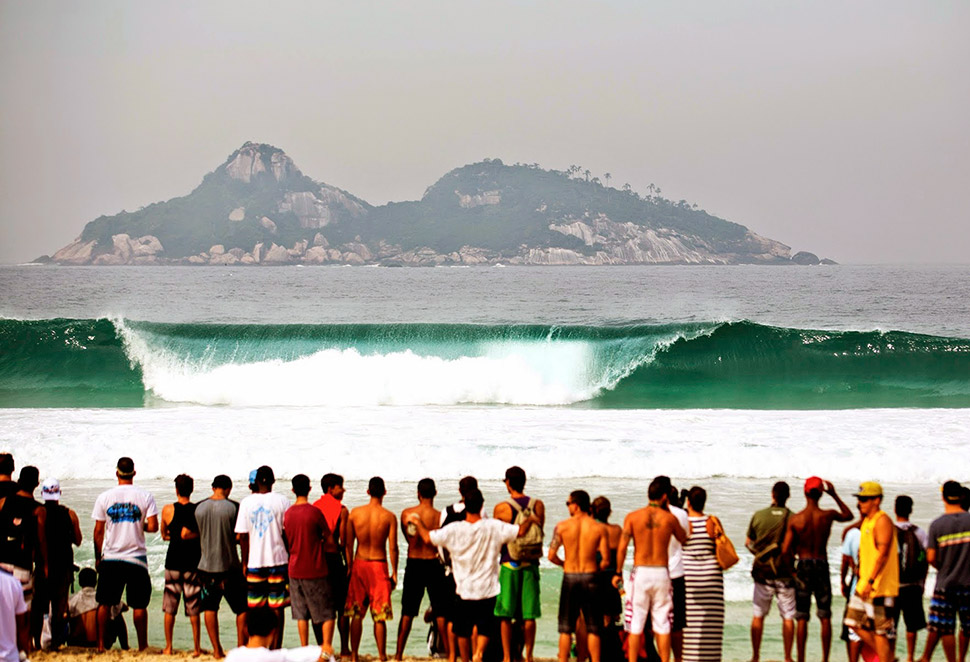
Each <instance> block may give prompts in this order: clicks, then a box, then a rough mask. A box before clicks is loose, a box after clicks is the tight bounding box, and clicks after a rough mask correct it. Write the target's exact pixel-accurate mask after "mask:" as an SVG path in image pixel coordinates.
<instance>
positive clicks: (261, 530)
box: [249, 506, 273, 538]
mask: <svg viewBox="0 0 970 662" xmlns="http://www.w3.org/2000/svg"><path fill="white" fill-rule="evenodd" d="M272 521H273V511H272V510H269V509H267V508H265V507H263V506H259V507H258V508H256V510H254V511H253V512H252V513H250V515H249V524H250V526H251V527H252V530H253V533H255V534H256V535H258V536H259V537H260V538H262V537H263V536H264V535H265V534H266V531H267V530H268V529H269V525H270V523H271V522H272Z"/></svg>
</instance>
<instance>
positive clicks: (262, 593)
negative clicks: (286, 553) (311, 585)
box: [246, 563, 290, 609]
mask: <svg viewBox="0 0 970 662" xmlns="http://www.w3.org/2000/svg"><path fill="white" fill-rule="evenodd" d="M288 573H289V568H288V567H287V564H285V563H284V564H283V565H274V566H269V567H266V568H246V604H247V605H248V606H249V608H250V609H256V608H257V607H269V608H270V609H282V608H283V607H285V606H286V605H288V604H290V587H289V574H288Z"/></svg>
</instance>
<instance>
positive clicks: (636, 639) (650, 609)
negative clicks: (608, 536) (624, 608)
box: [613, 479, 687, 662]
mask: <svg viewBox="0 0 970 662" xmlns="http://www.w3.org/2000/svg"><path fill="white" fill-rule="evenodd" d="M647 497H648V498H649V499H650V502H649V503H648V504H647V507H646V508H641V509H640V510H635V511H633V512H632V513H630V514H629V515H627V516H626V518H625V519H624V520H623V534H622V535H621V536H620V546H619V548H618V549H617V550H616V574H615V575H614V576H613V585H614V586H616V587H617V588H619V585H620V581H621V580H622V578H623V564H624V563H625V562H626V549H627V547H629V545H630V539H631V538H632V539H633V572H631V573H630V585H629V587H628V588H627V596H628V597H627V600H629V608H628V611H629V612H630V614H631V617H630V623H629V632H630V638H629V640H628V642H627V648H628V651H629V658H628V659H629V662H636V661H637V655H638V653H639V651H640V639H641V638H642V637H643V628H644V626H645V625H646V621H647V616H648V615H649V616H651V617H652V619H651V622H652V624H653V634H654V639H655V640H656V642H657V652H658V653H659V654H660V660H661V662H669V661H670V621H671V616H672V612H673V606H674V603H673V597H672V588H671V584H670V573H669V572H668V570H667V561H668V555H667V549H668V547H669V545H670V539H671V537H673V538H676V539H677V541H678V542H680V543H683V542H684V541H685V540H687V532H686V531H684V529H683V528H682V527H681V526H680V523H679V522H678V521H677V518H676V517H675V516H674V515H673V514H671V513H670V512H669V511H667V510H664V508H663V502H664V499H666V498H667V491H666V485H665V483H664V482H663V481H662V480H657V479H654V480H653V482H652V483H650V487H649V488H648V489H647Z"/></svg>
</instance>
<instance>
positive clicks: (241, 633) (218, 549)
mask: <svg viewBox="0 0 970 662" xmlns="http://www.w3.org/2000/svg"><path fill="white" fill-rule="evenodd" d="M231 491H232V480H230V478H229V476H226V475H219V476H216V477H215V478H214V479H213V480H212V496H210V497H209V498H208V499H206V500H205V501H202V502H201V503H199V504H198V505H197V506H196V508H195V521H196V522H197V523H198V525H199V542H200V544H201V546H202V558H201V560H200V561H199V581H200V582H201V583H202V611H203V612H204V614H205V629H206V630H207V631H208V633H209V639H210V640H211V641H212V649H213V650H212V653H213V655H214V656H216V657H222V656H223V655H225V651H224V650H223V648H222V646H221V645H220V643H219V620H218V613H219V603H220V602H222V598H223V596H224V597H225V598H226V602H228V603H229V608H230V609H232V613H234V614H235V615H236V639H237V645H239V646H242V645H244V644H245V643H246V638H245V632H246V581H245V578H244V577H243V573H242V565H241V564H240V563H239V554H238V552H237V551H236V544H237V543H236V533H235V528H236V516H237V515H238V513H239V504H238V503H236V502H235V501H232V500H231V499H230V498H229V492H231Z"/></svg>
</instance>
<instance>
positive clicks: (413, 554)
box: [394, 478, 447, 660]
mask: <svg viewBox="0 0 970 662" xmlns="http://www.w3.org/2000/svg"><path fill="white" fill-rule="evenodd" d="M437 494H438V490H437V489H436V488H435V484H434V481H433V480H431V479H430V478H422V479H421V480H420V481H419V482H418V505H416V506H411V507H410V508H405V509H404V510H402V511H401V531H402V532H403V533H404V538H405V539H406V540H407V541H408V562H407V565H406V566H405V567H404V594H403V595H402V596H401V624H400V626H399V627H398V630H397V651H396V652H395V653H394V659H395V660H400V659H402V657H403V656H404V646H405V645H406V644H407V642H408V634H410V632H411V621H412V620H413V619H414V617H415V616H417V615H418V613H419V612H420V611H421V599H422V598H423V597H424V592H425V590H427V591H428V599H429V600H430V601H431V613H432V614H434V618H435V620H436V621H437V626H438V632H441V633H442V634H444V633H445V632H447V629H446V628H447V625H446V623H445V609H446V605H445V602H444V601H443V598H444V594H443V593H442V591H443V589H444V585H443V582H444V581H445V569H444V566H442V565H441V562H440V561H439V560H438V548H437V547H435V546H434V545H428V544H425V542H424V540H422V539H421V536H419V535H418V530H417V528H416V527H414V526H410V527H409V526H408V524H407V521H408V517H409V516H410V515H411V513H415V514H417V516H418V517H420V518H421V522H422V523H423V524H424V527H425V528H426V529H428V530H429V531H433V530H434V529H437V528H438V521H439V519H440V518H441V512H439V511H438V510H436V509H435V507H434V498H435V495H437ZM409 531H410V533H409ZM444 639H445V641H446V642H447V637H444Z"/></svg>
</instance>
